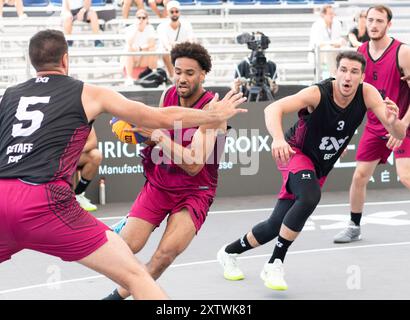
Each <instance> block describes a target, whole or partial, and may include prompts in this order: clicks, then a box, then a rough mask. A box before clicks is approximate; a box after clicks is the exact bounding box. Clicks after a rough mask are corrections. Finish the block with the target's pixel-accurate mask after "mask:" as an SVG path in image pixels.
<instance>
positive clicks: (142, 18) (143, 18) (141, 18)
mask: <svg viewBox="0 0 410 320" xmlns="http://www.w3.org/2000/svg"><path fill="white" fill-rule="evenodd" d="M137 19H140V20H145V19H147V17H137Z"/></svg>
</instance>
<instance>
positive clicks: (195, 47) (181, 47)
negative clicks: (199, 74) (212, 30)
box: [171, 41, 212, 73]
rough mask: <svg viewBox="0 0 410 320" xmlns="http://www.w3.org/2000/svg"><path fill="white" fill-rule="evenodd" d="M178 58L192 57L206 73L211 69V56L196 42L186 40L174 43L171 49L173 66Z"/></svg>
mask: <svg viewBox="0 0 410 320" xmlns="http://www.w3.org/2000/svg"><path fill="white" fill-rule="evenodd" d="M178 58H189V59H194V60H195V61H196V62H198V64H199V65H200V66H201V68H202V70H204V71H205V72H206V73H208V72H209V71H211V68H212V62H211V56H210V55H209V53H208V51H207V50H206V49H205V48H204V47H203V46H201V45H200V44H198V43H194V42H188V41H186V42H181V43H178V44H176V45H175V46H174V47H173V48H172V50H171V61H172V65H173V66H175V60H176V59H178Z"/></svg>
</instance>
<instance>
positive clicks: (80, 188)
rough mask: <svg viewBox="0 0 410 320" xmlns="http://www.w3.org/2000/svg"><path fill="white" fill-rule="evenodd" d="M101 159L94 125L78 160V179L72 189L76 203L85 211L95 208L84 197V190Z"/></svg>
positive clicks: (95, 207) (96, 170) (95, 172)
mask: <svg viewBox="0 0 410 320" xmlns="http://www.w3.org/2000/svg"><path fill="white" fill-rule="evenodd" d="M101 161H102V153H101V151H100V150H98V148H97V135H96V133H95V129H94V127H92V128H91V131H90V134H89V135H88V138H87V141H86V143H85V146H84V148H83V151H82V153H81V156H80V160H79V161H78V165H77V169H78V170H80V179H79V181H78V183H77V186H76V187H75V189H74V193H75V197H76V199H77V201H78V203H79V204H80V206H81V207H82V208H83V209H84V210H87V211H95V210H97V206H96V205H95V204H93V203H91V201H90V200H89V199H88V198H86V196H85V190H86V189H87V187H88V186H89V184H90V183H91V181H92V179H94V177H95V176H96V175H97V172H98V167H99V166H100V164H101Z"/></svg>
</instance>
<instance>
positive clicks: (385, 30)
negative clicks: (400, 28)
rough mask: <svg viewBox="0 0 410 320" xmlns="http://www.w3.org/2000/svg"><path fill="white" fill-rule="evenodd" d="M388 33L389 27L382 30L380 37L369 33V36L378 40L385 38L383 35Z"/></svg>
mask: <svg viewBox="0 0 410 320" xmlns="http://www.w3.org/2000/svg"><path fill="white" fill-rule="evenodd" d="M386 33H387V27H386V28H384V30H383V31H382V32H380V35H379V36H378V37H372V36H370V35H369V37H370V40H373V41H378V40H380V39H383V37H384V36H385V35H386Z"/></svg>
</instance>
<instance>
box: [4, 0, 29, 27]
mask: <svg viewBox="0 0 410 320" xmlns="http://www.w3.org/2000/svg"><path fill="white" fill-rule="evenodd" d="M5 4H6V5H8V6H15V7H16V11H17V15H18V17H19V18H20V19H25V18H27V15H26V14H25V13H24V7H23V0H0V26H1V18H2V17H3V6H4V5H5Z"/></svg>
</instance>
